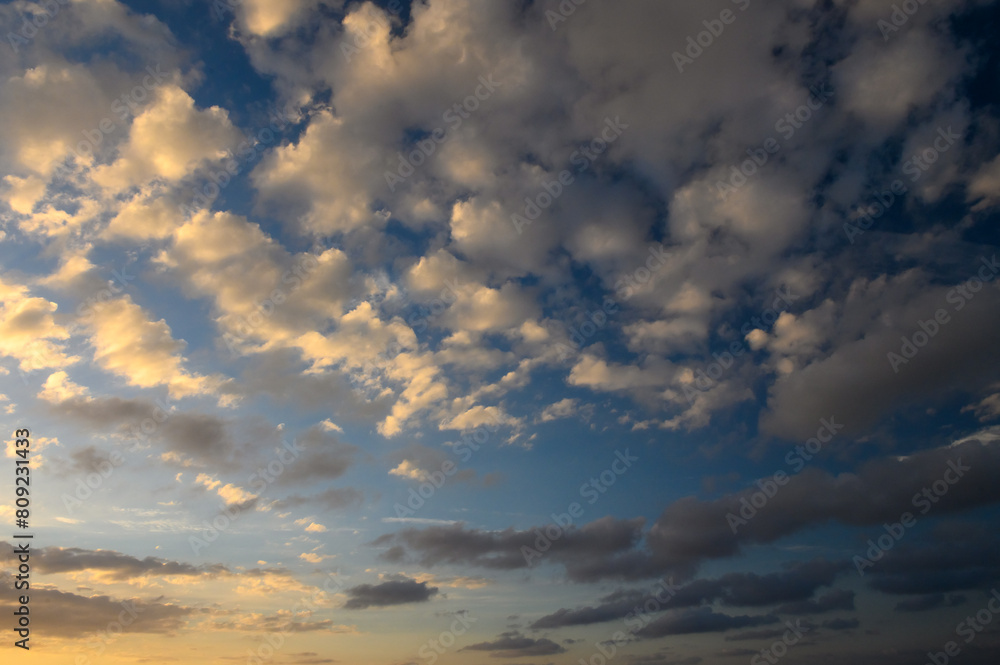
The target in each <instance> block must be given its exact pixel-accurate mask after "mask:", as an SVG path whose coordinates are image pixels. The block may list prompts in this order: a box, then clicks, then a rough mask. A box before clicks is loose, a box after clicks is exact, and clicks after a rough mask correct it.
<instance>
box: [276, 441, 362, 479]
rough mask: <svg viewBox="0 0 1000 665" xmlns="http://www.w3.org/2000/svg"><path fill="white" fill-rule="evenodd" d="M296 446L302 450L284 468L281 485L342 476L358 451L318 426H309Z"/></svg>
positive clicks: (280, 477) (296, 442)
mask: <svg viewBox="0 0 1000 665" xmlns="http://www.w3.org/2000/svg"><path fill="white" fill-rule="evenodd" d="M295 445H296V446H298V447H299V448H301V449H302V451H303V452H302V453H301V454H300V455H299V457H298V458H297V459H295V460H294V461H292V462H290V463H289V464H287V465H286V466H285V467H284V470H283V471H282V473H281V475H280V476H278V479H277V483H278V484H280V485H295V486H301V485H303V484H308V483H312V482H317V481H322V480H333V479H335V478H339V477H340V476H342V475H344V473H345V472H346V471H347V470H348V469H349V468H350V467H351V465H352V464H353V463H354V459H355V457H356V455H357V453H358V449H357V447H356V446H352V445H351V444H349V443H344V442H343V441H341V440H340V439H339V438H338V437H336V436H334V435H332V434H330V433H329V432H324V431H323V430H322V429H320V428H319V427H310V428H309V429H308V430H306V432H305V433H304V434H303V435H302V436H301V437H297V438H296V439H295Z"/></svg>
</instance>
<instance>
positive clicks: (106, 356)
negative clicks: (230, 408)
mask: <svg viewBox="0 0 1000 665" xmlns="http://www.w3.org/2000/svg"><path fill="white" fill-rule="evenodd" d="M87 323H88V327H89V328H90V330H91V337H90V341H91V344H93V346H94V360H95V361H96V362H97V364H98V365H99V366H100V367H101V368H103V369H105V370H107V371H109V372H112V373H114V374H117V375H119V376H123V377H125V378H126V379H127V380H128V382H129V383H130V384H131V385H134V386H139V387H142V388H150V387H153V386H159V385H165V386H167V388H168V390H169V391H170V395H171V396H172V397H185V396H188V395H200V394H205V393H208V392H214V391H215V390H217V389H218V387H219V385H220V384H221V382H222V378H221V377H218V376H215V377H207V376H203V375H201V374H197V373H191V372H189V371H187V370H186V369H184V367H183V365H184V364H185V362H186V361H185V359H184V357H183V356H182V355H181V351H182V350H183V348H184V346H185V344H184V342H182V341H178V340H175V339H174V338H173V337H172V335H171V332H170V327H169V326H168V325H167V323H166V321H164V320H162V319H161V320H159V321H151V320H150V319H149V317H148V315H147V314H146V312H145V311H143V309H142V307H140V306H139V305H137V304H136V303H134V302H133V301H132V299H131V298H130V297H128V296H125V297H123V298H117V299H115V300H111V301H109V302H106V303H102V304H101V305H100V306H98V307H94V308H93V314H92V316H91V317H89V320H88V322H87Z"/></svg>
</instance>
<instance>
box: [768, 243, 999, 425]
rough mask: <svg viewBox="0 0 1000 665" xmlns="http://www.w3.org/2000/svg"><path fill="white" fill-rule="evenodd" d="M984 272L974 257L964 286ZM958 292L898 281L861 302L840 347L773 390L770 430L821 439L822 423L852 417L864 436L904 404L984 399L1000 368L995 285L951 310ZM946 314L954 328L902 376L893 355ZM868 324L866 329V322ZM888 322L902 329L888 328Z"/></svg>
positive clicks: (943, 329) (944, 330) (841, 330)
mask: <svg viewBox="0 0 1000 665" xmlns="http://www.w3.org/2000/svg"><path fill="white" fill-rule="evenodd" d="M979 268H980V261H979V259H978V258H974V257H970V258H969V260H968V265H967V266H965V273H967V274H961V275H960V280H961V282H964V281H965V280H967V279H968V278H969V277H972V276H974V275H975V273H976V271H977V270H978V269H979ZM950 289H951V285H949V286H947V287H935V286H933V285H932V284H930V283H928V282H927V281H923V280H922V281H920V282H916V283H915V282H914V281H913V280H906V279H900V280H890V281H889V284H888V286H887V288H886V289H885V290H884V291H882V292H880V293H877V292H874V290H873V292H872V293H870V294H867V297H865V298H858V297H856V298H855V299H854V300H853V301H852V303H851V308H852V309H853V310H855V311H853V312H850V313H849V314H846V315H845V317H844V320H843V321H840V322H838V325H837V328H838V329H837V330H836V331H834V332H833V333H832V334H833V335H834V336H835V337H834V338H835V339H837V338H838V337H840V336H843V337H846V339H837V342H836V343H837V348H836V349H835V350H834V351H833V352H832V353H831V354H830V355H829V356H827V357H825V358H821V359H817V360H815V361H814V362H813V363H811V364H809V365H808V366H807V367H804V368H803V369H802V370H801V371H797V372H793V373H791V374H789V375H787V376H782V377H780V378H779V379H778V380H777V381H776V382H775V383H774V385H773V386H772V387H771V389H770V393H769V397H768V409H767V411H765V412H763V413H762V415H761V428H762V430H763V431H765V432H768V433H772V434H777V435H780V436H783V437H786V438H790V439H805V438H807V437H809V436H813V433H814V432H815V430H816V423H817V422H818V421H819V419H820V418H824V417H829V416H830V414H850V418H849V422H848V423H847V430H846V431H848V432H862V431H865V430H866V429H867V428H868V427H870V426H872V425H874V424H875V423H876V422H877V421H878V420H879V418H881V417H882V416H883V415H885V414H886V413H887V412H890V411H891V410H892V409H894V408H897V407H899V406H901V405H904V404H914V403H917V404H919V403H921V402H922V401H924V400H928V399H931V400H940V399H941V398H942V397H943V396H944V395H947V394H949V393H954V392H955V391H957V390H962V391H967V392H970V393H972V394H973V395H980V396H982V393H983V391H984V390H986V388H987V386H988V385H989V384H991V383H993V382H995V381H996V373H995V372H994V371H992V369H991V368H993V367H996V365H997V363H998V362H1000V346H997V344H996V339H995V335H994V334H993V333H994V331H996V330H997V329H1000V308H997V306H996V298H997V296H996V290H995V285H987V286H986V287H985V288H984V289H983V291H982V292H980V293H979V294H978V295H976V296H975V297H973V298H972V299H971V300H967V301H966V302H965V306H964V307H963V308H962V309H961V310H960V311H955V310H954V308H953V305H952V304H949V301H948V300H947V298H948V293H949V290H950ZM938 309H944V310H946V311H947V312H948V313H949V315H950V321H949V322H948V323H946V324H944V325H941V326H940V330H939V332H938V333H937V334H936V335H935V336H934V338H933V339H932V340H931V341H930V342H929V343H927V345H926V346H924V347H922V348H921V349H920V350H919V353H917V355H916V356H915V357H914V358H913V359H912V360H910V361H909V362H908V363H907V364H906V365H901V366H899V367H898V370H899V371H898V372H897V371H894V370H893V368H892V367H891V366H890V365H889V362H888V360H887V354H888V353H889V352H890V351H892V352H894V353H897V354H899V352H900V346H901V344H902V341H901V337H903V336H907V337H910V336H912V335H913V334H914V332H916V331H918V330H919V328H917V322H918V321H926V320H928V319H933V317H934V313H935V311H937V310H938ZM866 318H867V321H866V322H865V323H864V325H861V324H859V323H858V321H859V320H864V319H866ZM885 321H892V322H894V323H893V325H891V326H887V325H886V324H885Z"/></svg>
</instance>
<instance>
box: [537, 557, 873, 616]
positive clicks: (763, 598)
mask: <svg viewBox="0 0 1000 665" xmlns="http://www.w3.org/2000/svg"><path fill="white" fill-rule="evenodd" d="M849 567H850V564H849V563H848V562H846V561H839V562H831V561H826V560H824V559H817V560H814V561H807V562H803V563H794V564H791V565H789V566H788V568H789V570H786V571H782V572H779V573H769V574H766V575H757V574H755V573H727V574H726V575H723V576H721V577H719V578H716V579H703V580H695V581H693V582H691V583H689V584H685V585H683V586H680V587H677V588H674V589H672V591H673V593H672V595H671V594H670V589H667V590H664V589H660V590H658V591H657V592H654V593H653V594H649V593H644V592H643V591H641V590H637V589H636V590H628V591H618V592H615V593H613V594H610V595H608V596H605V597H604V598H602V599H601V600H602V601H603V602H602V603H601V604H600V605H597V606H592V607H591V606H588V607H582V608H579V609H575V610H568V609H560V610H557V611H556V612H553V613H552V614H549V615H546V616H544V617H542V618H540V619H538V620H537V621H535V622H534V623H533V624H531V627H532V628H536V629H539V628H558V627H562V626H582V625H588V624H593V623H601V622H605V621H616V620H621V619H623V618H624V617H626V616H628V615H629V614H631V613H633V612H642V611H644V610H643V608H644V607H645V606H646V604H647V602H649V603H650V605H649V606H650V607H655V608H657V610H655V611H659V610H668V609H677V608H684V607H693V606H697V605H701V604H702V603H710V602H713V601H720V602H721V603H722V604H724V605H729V606H736V607H762V606H766V605H773V604H775V603H780V602H785V601H800V602H803V603H804V602H807V601H805V600H804V599H807V598H809V597H810V596H812V595H813V593H814V592H815V591H816V589H818V588H819V587H822V586H829V585H830V584H831V583H832V582H833V580H834V578H835V577H836V576H837V575H838V574H839V573H841V572H843V571H845V570H847V569H848V568H849ZM656 593H659V598H657V597H656V595H655V594H656ZM846 593H848V594H849V596H848V600H852V599H853V597H854V594H853V592H846ZM664 599H666V602H663V600H664ZM852 607H853V601H852ZM645 611H649V610H645ZM776 611H780V610H776Z"/></svg>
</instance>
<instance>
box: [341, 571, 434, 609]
mask: <svg viewBox="0 0 1000 665" xmlns="http://www.w3.org/2000/svg"><path fill="white" fill-rule="evenodd" d="M345 593H346V594H347V595H348V596H349V598H348V600H347V602H346V603H344V609H347V610H364V609H368V608H369V607H388V606H391V605H404V604H406V603H425V602H427V601H429V600H430V599H431V598H432V597H434V596H436V595H437V593H438V588H437V587H429V586H427V583H426V582H417V581H416V580H412V579H407V578H403V579H399V580H391V581H389V582H382V583H381V584H374V585H373V584H360V585H358V586H356V587H351V588H350V589H347V590H346V591H345Z"/></svg>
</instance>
